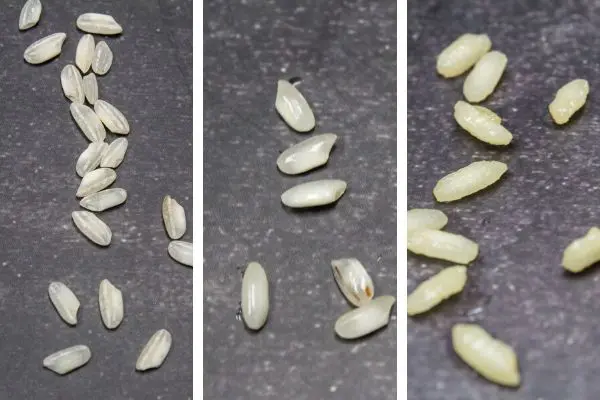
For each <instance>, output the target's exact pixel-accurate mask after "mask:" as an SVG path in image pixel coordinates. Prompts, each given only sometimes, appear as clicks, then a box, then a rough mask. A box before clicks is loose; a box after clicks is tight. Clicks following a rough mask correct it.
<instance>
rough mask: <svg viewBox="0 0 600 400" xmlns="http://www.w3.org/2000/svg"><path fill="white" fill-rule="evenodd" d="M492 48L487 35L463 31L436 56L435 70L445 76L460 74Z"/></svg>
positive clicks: (451, 76) (450, 76)
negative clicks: (462, 33) (463, 32)
mask: <svg viewBox="0 0 600 400" xmlns="http://www.w3.org/2000/svg"><path fill="white" fill-rule="evenodd" d="M491 48H492V42H491V40H490V38H489V37H488V36H487V35H476V34H473V33H465V34H464V35H461V36H459V37H458V38H457V39H456V40H455V41H454V42H452V43H451V44H450V45H449V46H448V47H446V48H445V49H444V50H442V52H441V53H440V55H439V56H438V58H437V71H438V73H439V74H440V75H442V76H443V77H445V78H453V77H455V76H458V75H461V74H462V73H464V72H465V71H467V70H468V69H469V68H471V67H472V66H473V65H475V63H476V62H477V61H479V59H480V58H481V57H482V56H483V55H484V54H485V53H487V52H488V51H490V49H491Z"/></svg>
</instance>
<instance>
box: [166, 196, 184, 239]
mask: <svg viewBox="0 0 600 400" xmlns="http://www.w3.org/2000/svg"><path fill="white" fill-rule="evenodd" d="M162 217H163V222H164V224H165V230H166V231H167V234H168V235H169V237H170V238H171V239H179V238H181V237H182V236H183V235H184V234H185V231H186V228H187V225H186V219H185V210H184V208H183V207H182V206H181V205H180V204H179V203H178V202H177V200H175V199H174V198H172V197H171V196H168V195H167V196H165V197H164V198H163V203H162Z"/></svg>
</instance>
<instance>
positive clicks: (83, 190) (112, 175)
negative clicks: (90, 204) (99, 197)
mask: <svg viewBox="0 0 600 400" xmlns="http://www.w3.org/2000/svg"><path fill="white" fill-rule="evenodd" d="M116 179H117V173H116V172H115V171H114V170H113V169H110V168H98V169H95V170H93V171H90V172H88V173H87V174H85V175H84V176H83V178H82V179H81V184H80V185H79V189H77V197H85V196H88V195H90V194H92V193H96V192H99V191H101V190H102V189H104V188H106V187H108V186H110V185H111V184H112V183H113V182H114V181H115V180H116Z"/></svg>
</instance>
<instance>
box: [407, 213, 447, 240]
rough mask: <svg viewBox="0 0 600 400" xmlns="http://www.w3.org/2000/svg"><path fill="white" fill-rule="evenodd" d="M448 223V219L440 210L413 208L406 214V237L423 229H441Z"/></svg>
mask: <svg viewBox="0 0 600 400" xmlns="http://www.w3.org/2000/svg"><path fill="white" fill-rule="evenodd" d="M447 223H448V217H447V216H446V214H444V213H443V212H442V211H440V210H434V209H431V208H413V209H412V210H408V213H407V231H408V235H410V234H411V233H414V232H417V231H419V230H423V229H433V230H439V229H442V228H443V227H444V226H446V224H447Z"/></svg>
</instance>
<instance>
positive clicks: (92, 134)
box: [70, 103, 106, 142]
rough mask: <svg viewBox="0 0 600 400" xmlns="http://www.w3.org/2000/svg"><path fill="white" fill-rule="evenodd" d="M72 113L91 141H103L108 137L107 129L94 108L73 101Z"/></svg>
mask: <svg viewBox="0 0 600 400" xmlns="http://www.w3.org/2000/svg"><path fill="white" fill-rule="evenodd" d="M70 111H71V115H72V116H73V119H74V120H75V122H76V123H77V126H79V129H81V131H82V132H83V134H84V135H85V137H87V138H88V140H89V141H90V142H103V141H104V139H106V129H104V125H102V121H100V118H98V116H97V115H96V113H95V112H94V110H92V109H91V108H89V107H88V106H86V105H84V104H80V103H71V107H70Z"/></svg>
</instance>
